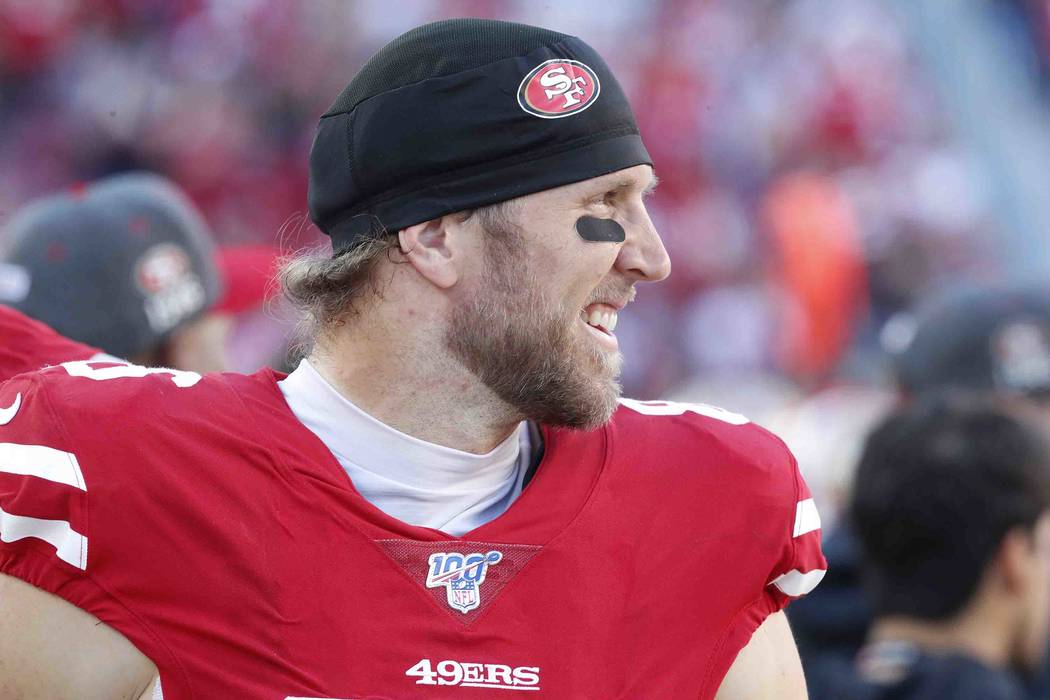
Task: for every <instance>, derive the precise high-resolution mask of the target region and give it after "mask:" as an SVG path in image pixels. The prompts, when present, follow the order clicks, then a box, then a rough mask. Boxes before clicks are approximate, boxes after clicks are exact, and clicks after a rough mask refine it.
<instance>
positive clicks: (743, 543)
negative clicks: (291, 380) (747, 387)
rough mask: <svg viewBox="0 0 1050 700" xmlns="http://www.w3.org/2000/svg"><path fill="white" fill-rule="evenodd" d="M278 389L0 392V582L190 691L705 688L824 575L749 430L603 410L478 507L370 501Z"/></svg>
mask: <svg viewBox="0 0 1050 700" xmlns="http://www.w3.org/2000/svg"><path fill="white" fill-rule="evenodd" d="M279 378H280V375H277V374H275V373H274V372H272V371H270V370H264V371H262V372H259V373H257V374H254V375H251V376H245V375H236V374H223V375H208V376H205V377H203V378H202V377H200V375H196V374H193V373H189V372H178V371H173V370H147V369H145V368H141V367H134V366H128V365H117V364H106V363H87V362H80V363H67V364H66V365H63V366H60V367H54V368H51V369H48V370H45V371H43V372H37V373H33V374H26V375H22V376H20V377H18V378H16V379H14V380H11V381H9V382H7V383H6V384H5V385H3V386H2V387H0V406H12V405H14V404H19V408H18V410H17V413H16V414H14V415H13V417H10V418H9V420H8V421H7V423H6V424H5V425H2V426H0V540H2V541H0V571H2V572H4V573H6V574H9V575H12V576H16V577H18V578H20V579H23V580H25V581H28V582H29V583H31V584H33V585H36V586H38V587H40V588H43V589H45V590H48V591H50V592H52V593H54V594H57V595H59V596H61V597H63V598H65V599H66V600H68V601H70V602H72V603H73V604H75V605H77V606H79V607H81V608H83V609H85V610H87V611H88V612H90V613H92V614H93V615H96V616H97V617H99V618H100V619H101V620H103V621H104V622H106V623H107V624H108V625H110V626H111V627H113V628H114V629H116V630H118V631H119V632H121V633H122V634H123V635H124V636H125V637H127V638H128V639H129V640H130V641H131V642H132V643H134V644H135V646H136V647H137V648H138V649H139V650H141V651H142V652H143V653H144V654H145V655H146V656H148V657H149V658H150V659H152V660H153V662H154V663H155V664H156V665H157V667H158V669H159V670H160V677H161V682H162V686H163V691H164V697H165V698H166V700H188V699H190V698H198V699H206V700H210V699H212V698H259V699H261V700H285V699H289V698H290V699H293V700H295V699H301V698H311V699H313V698H344V699H350V698H353V699H364V698H369V699H376V698H397V699H398V700H406V699H414V698H419V699H433V698H464V699H469V698H514V697H517V696H524V697H534V698H552V699H557V700H572V699H576V698H579V699H587V700H594V699H596V698H601V699H602V700H610V699H613V698H622V699H625V700H626V699H638V698H661V699H668V698H683V699H688V700H696V699H697V698H711V697H713V696H714V694H715V692H716V691H717V689H718V687H719V685H720V683H721V680H722V678H723V677H724V675H725V673H726V671H727V670H728V668H729V666H730V665H731V664H732V662H733V660H734V659H735V657H736V655H737V653H738V652H739V650H740V649H741V648H742V647H743V646H744V645H745V644H746V643H747V642H748V640H749V639H750V637H751V634H752V632H753V631H754V630H755V629H756V628H757V627H758V626H759V624H761V622H762V621H763V620H764V619H765V618H766V617H767V616H768V615H770V614H771V613H772V612H774V611H776V610H779V609H780V608H782V607H783V606H784V605H786V604H787V603H788V601H789V600H790V597H791V596H793V595H797V594H801V593H804V592H805V591H807V590H808V589H809V588H811V587H812V586H813V585H815V583H816V581H818V580H819V578H820V576H821V575H822V570H823V569H824V567H825V562H824V558H823V556H822V555H821V552H820V544H819V518H817V515H816V511H815V509H814V508H813V507H812V500H811V499H810V497H809V494H808V492H807V490H806V486H805V484H804V483H803V481H802V479H801V477H800V475H799V472H798V470H797V468H796V465H795V462H794V460H793V458H792V456H791V454H790V453H789V452H788V450H787V449H786V448H785V447H784V445H783V444H782V443H781V442H780V441H779V440H778V439H777V438H775V437H774V436H772V435H771V434H770V433H768V432H766V431H764V430H763V429H761V428H759V427H756V426H755V425H753V424H750V423H748V422H746V419H743V418H742V417H740V416H737V415H735V414H731V413H727V412H724V411H719V410H718V409H712V408H710V407H706V406H698V405H682V404H665V403H639V402H631V401H625V402H624V405H623V406H622V407H621V408H620V409H619V410H618V411H617V413H616V414H615V416H614V418H613V419H612V421H611V422H610V423H609V424H608V425H606V426H604V427H602V428H600V429H597V430H594V431H591V432H579V431H570V430H561V429H553V428H544V429H543V430H542V433H543V439H544V453H543V457H542V460H541V461H540V463H539V466H538V468H537V469H536V471H535V475H534V477H533V478H532V480H531V481H530V482H529V484H528V486H527V487H526V489H525V490H524V492H523V493H522V495H521V496H520V498H518V500H517V501H515V502H514V503H513V504H512V505H511V506H510V508H509V509H508V510H507V511H506V512H505V513H503V514H502V515H501V516H500V517H498V518H496V519H494V520H492V521H491V522H488V523H487V524H485V525H482V526H481V527H478V528H476V529H475V530H473V531H471V532H469V533H467V534H466V535H464V536H463V537H453V536H450V535H448V534H445V533H443V532H441V531H438V530H433V529H429V528H423V527H416V526H412V525H408V524H406V523H404V522H401V521H399V520H396V519H394V518H392V517H390V516H388V515H386V514H385V513H383V512H381V511H379V510H378V509H377V508H376V507H374V506H373V505H372V504H371V503H369V502H368V501H366V500H365V499H364V498H363V497H362V496H361V495H360V494H358V493H357V492H356V491H355V489H354V487H353V484H352V483H351V482H350V480H349V478H348V477H347V474H346V472H345V471H344V470H343V469H342V467H341V466H340V465H339V463H338V462H337V461H336V459H335V457H334V456H333V455H332V454H331V452H330V451H329V450H328V449H327V448H326V447H325V445H324V444H323V443H322V442H321V441H320V440H319V439H318V438H317V437H316V436H315V435H314V434H313V433H312V432H310V431H309V430H308V429H307V428H306V427H305V426H303V425H302V424H301V423H300V422H299V421H298V420H297V419H296V418H295V417H294V415H293V414H292V413H291V411H290V409H289V408H288V406H287V404H286V403H285V402H284V398H283V396H282V394H281V392H280V388H279V387H278V386H277V383H276V382H277V380H278V379H279Z"/></svg>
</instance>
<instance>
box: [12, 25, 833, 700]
mask: <svg viewBox="0 0 1050 700" xmlns="http://www.w3.org/2000/svg"><path fill="white" fill-rule="evenodd" d="M655 182H656V180H655V176H654V174H653V169H652V163H651V160H650V158H649V155H648V153H647V152H646V150H645V148H644V146H643V144H642V141H641V138H640V137H639V135H638V130H637V127H636V126H635V122H634V117H633V114H632V113H631V110H630V107H629V105H628V104H627V101H626V98H625V97H624V95H623V92H622V90H621V89H620V87H619V85H618V84H617V83H616V80H615V78H614V77H613V75H612V73H611V72H610V71H609V69H608V67H607V66H606V65H605V63H604V62H603V61H602V59H601V58H600V57H599V56H598V55H597V54H596V53H595V52H594V50H593V49H591V48H590V47H589V46H587V45H586V44H585V43H584V42H582V41H581V40H579V39H577V38H575V37H570V36H566V35H563V34H559V33H557V32H553V31H550V30H546V29H542V28H538V27H530V26H525V25H519V24H511V23H506V22H496V21H486V20H449V21H445V22H438V23H435V24H430V25H426V26H423V27H420V28H417V29H415V30H413V31H410V32H408V33H407V34H405V35H402V36H401V37H399V38H398V39H396V40H394V41H393V42H392V43H391V44H389V45H387V46H386V47H385V48H384V49H382V50H381V51H379V53H377V54H376V55H375V56H374V57H373V58H372V59H371V60H370V61H369V62H368V63H367V64H366V65H365V67H364V68H363V69H362V70H361V71H360V73H358V75H357V76H356V77H355V78H354V79H353V80H352V81H351V82H350V84H349V85H348V87H347V88H346V90H344V91H343V93H342V94H341V95H340V96H339V97H338V98H337V99H336V101H335V103H334V104H333V106H332V108H331V109H330V110H329V112H328V113H327V114H325V115H324V116H323V117H322V119H321V124H320V127H319V130H318V134H317V138H316V140H315V143H314V147H313V152H312V155H311V180H310V208H311V214H312V216H313V218H314V220H315V221H316V222H317V223H318V225H319V226H320V227H321V229H322V230H323V231H325V232H326V233H327V234H328V235H329V236H330V237H331V239H332V247H333V251H332V253H331V254H329V255H325V256H310V255H307V256H304V257H302V258H300V259H297V260H295V261H293V262H291V263H290V264H289V265H288V266H287V268H286V269H285V270H284V272H283V282H284V286H285V290H286V292H287V294H288V296H289V297H290V298H291V299H292V300H293V301H295V302H296V303H298V304H299V305H300V307H301V308H302V309H303V310H304V311H305V312H306V314H307V315H306V318H307V319H308V321H309V322H310V324H311V326H312V329H311V333H312V336H311V337H312V339H313V343H312V345H311V347H310V348H309V351H308V355H307V358H306V359H304V360H303V361H302V363H301V364H300V365H299V367H298V368H297V369H296V370H295V371H294V372H292V373H291V374H290V375H288V376H282V375H278V374H276V373H274V372H271V371H264V372H261V373H259V374H255V375H252V376H242V375H235V374H223V375H207V376H204V377H202V376H200V375H198V374H194V373H189V372H180V371H174V370H165V369H147V368H143V367H135V366H131V365H121V364H115V363H99V362H70V363H65V364H64V365H62V366H60V367H56V368H52V369H49V370H45V371H43V372H40V373H38V374H35V375H23V376H21V377H19V378H16V379H14V380H12V381H9V382H8V383H7V384H5V385H4V386H3V387H2V388H0V406H7V407H11V406H16V408H15V409H14V410H13V411H12V410H8V418H7V420H6V422H5V424H4V425H3V426H0V507H2V508H3V510H2V511H0V540H2V542H0V572H3V575H2V576H0V668H3V669H4V673H3V674H2V675H0V678H2V680H0V689H3V690H4V691H7V693H8V694H13V695H15V696H16V697H25V698H45V697H46V698H52V699H53V698H72V697H76V698H89V697H90V698H94V697H98V698H111V697H133V698H134V697H143V698H148V697H151V695H152V697H161V696H163V697H165V698H168V699H169V700H179V699H188V698H216V697H236V698H267V699H273V700H282V698H283V699H285V700H293V699H296V698H300V699H301V698H312V699H320V698H380V697H383V698H389V697H396V698H458V697H468V696H470V697H505V696H507V695H508V693H513V692H515V691H523V692H527V693H528V694H529V695H530V696H531V697H539V698H544V697H546V698H557V699H558V700H563V699H573V698H581V699H582V698H689V699H690V700H693V699H695V698H698V697H699V698H713V697H716V695H717V697H720V698H749V699H752V700H753V699H754V698H763V697H769V698H778V699H783V698H801V697H804V696H805V683H804V681H803V679H802V676H801V671H800V666H799V661H798V655H797V652H796V650H795V647H794V643H793V641H792V638H791V633H790V630H789V629H788V628H787V625H786V622H785V619H784V616H783V614H782V613H781V612H780V610H781V609H782V608H783V607H784V606H785V605H786V604H787V603H788V602H789V601H790V600H791V599H792V598H793V597H796V596H799V595H802V594H804V593H806V592H807V591H808V590H810V589H811V588H812V587H813V586H815V585H816V583H817V582H818V581H819V580H820V577H821V576H822V575H823V568H824V560H823V557H822V555H821V553H820V546H819V527H820V521H819V517H818V516H817V513H816V511H815V509H814V508H813V501H812V499H811V498H810V497H809V494H808V492H807V490H806V487H805V484H804V483H803V481H802V479H801V477H800V475H799V473H798V470H797V467H796V465H795V463H794V460H793V458H792V457H791V455H790V453H789V452H788V451H787V449H786V448H785V447H784V445H783V444H782V443H781V442H780V441H779V440H777V439H776V438H775V437H773V436H772V435H770V434H769V433H767V432H765V431H763V430H762V429H760V428H758V427H756V426H754V425H753V424H751V423H749V422H748V421H747V419H746V418H744V417H742V416H739V415H737V414H733V413H729V412H726V411H722V410H719V409H715V408H712V407H709V406H702V405H684V404H669V403H663V402H637V401H630V400H627V399H624V400H619V399H618V397H619V387H618V386H617V383H616V379H617V374H618V371H619V365H620V357H619V354H618V349H617V341H616V337H615V335H614V334H613V330H614V328H615V326H616V319H617V315H618V313H619V312H620V311H621V310H622V309H623V307H624V306H625V305H626V304H628V303H629V302H630V301H631V299H632V298H633V296H634V289H635V286H636V285H637V284H638V283H640V282H655V281H658V280H661V279H663V278H664V277H666V276H667V274H668V273H669V271H670V263H669V261H668V257H667V254H666V252H665V250H664V248H663V245H662V243H661V242H660V238H659V236H658V235H657V233H656V231H655V229H654V228H653V225H652V222H651V221H650V219H649V216H648V214H647V212H646V207H645V203H644V197H645V195H646V194H647V193H648V192H650V191H652V188H653V187H654V186H655ZM99 623H104V624H99ZM157 674H159V680H158V681H155V680H154V677H155V676H156V675H157ZM3 684H6V685H3Z"/></svg>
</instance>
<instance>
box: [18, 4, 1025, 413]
mask: <svg viewBox="0 0 1050 700" xmlns="http://www.w3.org/2000/svg"><path fill="white" fill-rule="evenodd" d="M457 15H477V16H493V17H501V18H507V19H517V20H521V21H526V22H536V23H543V24H546V25H548V26H552V27H553V28H556V29H561V30H567V31H570V32H574V33H577V34H580V35H582V36H585V37H586V38H587V40H588V41H590V42H591V43H592V44H594V45H595V47H596V48H597V49H598V50H599V51H601V52H602V53H603V54H605V55H607V56H609V62H610V63H611V64H612V67H613V69H614V70H615V71H616V72H617V74H618V75H619V76H620V77H621V80H622V82H623V83H624V85H625V88H626V90H627V92H628V94H629V96H630V98H631V102H632V104H633V105H634V106H635V109H636V111H637V112H638V117H639V121H640V124H641V128H642V131H643V135H644V137H645V139H646V142H647V144H648V147H649V149H650V151H651V153H652V155H653V157H654V159H655V161H656V164H657V170H658V171H659V173H660V175H661V178H662V182H663V184H662V185H661V187H660V189H659V190H658V193H657V195H656V197H655V200H654V204H653V215H654V219H655V220H656V222H657V224H658V226H659V228H660V230H661V232H662V234H663V236H664V239H665V241H666V244H667V247H668V249H669V251H670V253H671V256H672V259H673V261H674V275H673V276H672V278H671V280H670V281H669V282H668V283H666V284H664V285H660V286H659V287H657V288H653V289H647V290H644V292H643V294H642V295H641V296H640V300H641V303H639V304H638V305H637V306H636V307H635V312H634V313H632V314H627V315H625V317H624V319H623V322H622V325H621V329H622V332H621V338H622V340H623V342H624V346H625V354H626V356H627V358H628V363H627V375H626V377H625V384H626V388H627V391H628V393H631V394H633V395H636V396H640V397H643V398H650V397H654V396H659V395H663V394H666V393H667V392H668V391H669V390H671V389H672V387H675V386H676V385H679V384H681V383H682V382H683V381H685V380H686V379H687V378H689V377H691V376H693V375H697V374H699V375H701V376H711V375H713V374H718V373H724V372H727V371H729V372H733V373H739V374H743V373H753V372H773V373H776V374H778V375H783V376H786V377H788V378H789V379H790V380H792V381H793V382H797V383H801V385H802V386H803V387H805V388H807V389H808V388H810V387H813V386H819V385H821V384H823V383H825V382H826V381H827V380H828V379H829V378H832V377H836V376H843V375H846V376H856V377H865V378H870V377H871V376H872V375H873V374H874V373H875V372H876V371H877V370H876V369H874V368H873V365H872V363H871V361H870V359H871V350H872V348H873V347H874V345H873V344H874V343H875V339H876V336H877V333H876V331H877V329H878V328H880V327H881V325H882V323H883V322H884V321H885V320H886V319H887V318H888V317H889V316H890V315H891V314H892V313H893V312H894V311H896V310H899V309H901V308H904V307H907V306H908V305H909V304H910V303H911V302H912V301H914V300H915V299H916V298H917V296H918V295H920V294H921V293H922V291H923V290H924V289H925V288H926V287H927V286H929V285H930V284H932V283H935V282H936V281H937V280H938V279H939V278H943V277H946V276H950V275H957V274H959V273H960V272H966V273H968V274H970V273H973V274H976V273H977V272H980V273H982V274H994V268H995V267H996V265H997V262H996V258H995V254H994V253H995V251H994V237H993V236H991V233H990V222H989V217H988V212H987V207H986V200H987V198H986V196H985V192H984V189H985V184H984V183H982V181H981V177H980V176H979V174H978V172H977V170H976V168H974V167H973V164H972V163H969V162H968V161H967V157H966V154H965V153H964V152H962V151H961V149H959V148H958V147H957V145H956V144H954V143H953V141H952V139H951V137H950V135H949V131H950V130H949V128H948V125H947V123H946V121H945V119H944V115H943V114H942V111H941V109H940V107H939V105H938V103H937V100H936V98H935V95H934V91H933V90H932V89H931V86H930V84H929V82H928V81H927V80H926V79H925V77H924V74H923V71H922V70H920V69H919V68H918V67H917V65H916V61H915V56H914V55H913V51H912V47H911V45H910V43H909V38H908V36H907V35H906V33H905V30H904V27H903V26H902V25H901V23H900V22H899V21H898V20H897V19H896V18H895V17H894V16H892V15H891V14H889V13H888V11H887V9H886V7H885V4H884V3H880V2H876V1H875V0H843V1H842V2H836V3H830V4H829V3H825V2H821V1H819V0H792V1H790V2H781V1H779V0H778V1H776V2H773V1H769V0H756V1H753V2H730V1H728V0H703V1H696V0H663V1H661V2H649V1H647V0H628V1H625V2H617V3H606V2H598V1H597V0H580V1H578V2H573V3H560V4H552V3H542V2H527V1H525V0H518V1H511V0H413V1H412V2H406V3H403V4H399V6H398V11H397V12H396V13H394V12H391V10H390V5H389V3H385V2H379V1H373V0H359V1H356V2H342V1H340V0H316V1H314V2H308V3H301V2H294V1H292V0H282V1H269V0H267V1H263V0H221V1H218V0H216V1H213V2H207V1H204V0H183V1H180V2H171V1H170V0H102V1H100V2H90V3H89V2H78V1H75V0H46V1H43V2H22V1H10V0H9V1H8V2H4V3H0V143H2V144H3V153H4V164H5V167H4V168H3V170H2V171H0V221H2V220H3V213H2V212H10V211H11V210H12V209H14V208H15V207H17V206H18V205H19V204H20V203H21V202H23V201H25V200H26V199H28V198H30V197H33V196H37V195H40V194H43V193H46V192H49V191H52V190H54V189H56V188H62V187H65V186H67V185H69V184H70V183H73V182H76V181H78V180H86V179H90V178H93V177H97V176H100V175H104V174H108V173H112V172H115V171H120V170H127V169H133V168H141V169H147V170H154V171H158V172H161V173H163V174H166V175H168V176H169V177H171V178H172V179H173V180H175V181H176V182H177V183H178V184H179V185H180V186H182V188H183V189H185V190H186V191H187V192H188V193H189V195H190V197H191V198H192V199H193V201H194V202H195V203H196V204H197V205H198V206H199V207H201V209H202V210H203V211H204V213H205V216H206V218H207V219H208V221H209V223H210V224H211V226H212V227H213V229H214V230H215V231H216V235H217V237H218V239H219V242H220V243H222V244H229V243H242V242H270V241H274V240H279V242H280V244H281V245H282V246H283V247H285V248H288V249H293V248H297V247H299V246H302V245H309V244H314V243H316V242H318V241H319V240H320V239H319V236H318V235H317V233H316V231H315V230H314V229H313V227H312V225H310V224H308V221H307V220H306V217H305V196H306V164H307V159H306V153H307V152H308V150H309V145H310V141H311V138H312V135H313V130H314V127H315V125H316V119H317V117H318V115H319V114H321V113H322V112H323V111H324V109H325V108H326V107H327V106H328V105H327V101H328V100H329V99H330V98H331V96H332V95H335V94H337V93H338V92H339V89H340V87H341V86H342V85H343V84H344V83H345V81H346V80H347V78H348V76H350V75H352V74H353V72H354V71H355V70H356V69H357V68H358V67H359V66H360V65H361V64H362V63H363V62H364V60H366V59H367V57H368V56H369V55H370V54H371V53H372V52H373V51H374V50H375V49H376V48H378V46H380V45H381V44H382V43H383V42H385V41H386V40H388V39H389V38H390V37H391V36H393V35H395V34H396V33H398V32H400V31H403V30H404V29H406V28H408V27H410V26H412V25H414V24H417V23H421V22H425V21H428V20H431V19H435V18H440V17H448V16H457ZM1033 26H1035V25H1033ZM988 268H992V269H988ZM651 337H660V338H662V339H663V342H661V343H660V344H658V345H657V346H656V347H653V346H651V345H650V346H649V347H648V348H647V351H646V352H644V353H642V352H638V350H639V347H640V345H641V344H642V343H643V342H645V341H644V339H646V338H651Z"/></svg>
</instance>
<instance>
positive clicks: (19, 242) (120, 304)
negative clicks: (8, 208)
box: [0, 173, 221, 357]
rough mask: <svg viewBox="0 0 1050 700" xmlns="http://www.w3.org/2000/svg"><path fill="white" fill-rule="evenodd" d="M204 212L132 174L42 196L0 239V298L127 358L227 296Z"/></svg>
mask: <svg viewBox="0 0 1050 700" xmlns="http://www.w3.org/2000/svg"><path fill="white" fill-rule="evenodd" d="M214 255H215V253H214V244H213V243H212V240H211V234H210V231H209V230H208V227H207V225H206V224H205V223H204V220H203V218H202V217H201V215H200V212H198V211H197V209H196V208H195V207H194V206H193V204H192V203H191V202H190V201H189V199H188V198H187V197H186V196H185V195H184V194H183V193H182V192H181V191H180V190H179V189H178V188H177V187H176V186H175V185H174V184H173V183H172V182H170V181H169V180H167V179H165V178H162V177H159V176H157V175H151V174H145V173H129V174H125V175H117V176H113V177H108V178H104V179H101V180H98V181H96V182H94V183H91V184H89V185H87V186H86V187H82V188H76V189H71V190H68V191H66V192H62V193H60V194H55V195H51V196H48V197H44V198H42V199H38V200H35V201H33V202H31V203H29V204H27V205H26V206H25V207H23V208H22V209H21V210H19V211H18V212H16V213H15V215H14V217H12V219H11V220H10V222H9V223H8V224H7V225H6V226H5V227H4V231H3V234H2V235H0V303H4V304H8V305H10V306H13V307H14V308H16V309H18V310H19V311H22V312H23V313H25V314H26V315H27V316H31V317H33V318H36V319H38V320H40V321H43V322H44V323H47V324H48V325H50V326H51V327H52V328H54V329H55V330H57V331H58V332H59V333H62V334H63V335H65V336H67V337H70V338H73V339H74V340H79V341H80V342H83V343H88V344H90V345H94V346H97V347H100V348H102V349H104V350H105V351H106V352H109V353H111V354H113V355H117V356H120V357H133V356H135V355H137V354H140V353H143V352H146V351H149V350H151V349H153V348H155V347H156V346H157V345H159V344H160V343H161V342H162V341H163V340H164V339H165V338H167V336H168V335H170V334H171V332H172V331H174V330H175V329H177V328H178V327H179V326H181V325H183V324H185V323H186V322H188V321H190V320H192V319H194V318H196V317H197V316H199V315H200V314H201V313H203V312H204V311H205V310H206V309H207V308H208V307H210V306H211V305H212V304H213V303H214V302H215V300H216V298H217V297H218V296H219V294H220V292H221V280H220V277H219V273H218V272H217V270H216V267H215V262H214Z"/></svg>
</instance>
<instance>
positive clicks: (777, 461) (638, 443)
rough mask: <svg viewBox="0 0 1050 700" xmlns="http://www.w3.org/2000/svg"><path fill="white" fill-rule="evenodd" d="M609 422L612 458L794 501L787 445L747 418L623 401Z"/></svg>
mask: <svg viewBox="0 0 1050 700" xmlns="http://www.w3.org/2000/svg"><path fill="white" fill-rule="evenodd" d="M620 404H621V405H620V407H619V409H618V410H617V411H616V413H615V414H614V416H613V419H612V421H611V422H610V430H611V431H612V433H613V435H614V440H615V454H614V456H613V458H614V459H616V460H618V461H620V462H623V463H625V465H627V466H629V467H631V468H634V469H642V470H643V471H645V472H652V471H653V470H667V471H670V472H671V476H673V477H674V480H675V481H676V482H678V483H680V484H681V483H685V482H687V481H688V480H690V479H698V480H700V481H701V482H703V483H705V484H706V483H711V482H712V481H715V482H724V481H726V480H731V481H732V482H733V483H735V484H737V486H745V487H746V486H751V487H754V488H757V489H760V490H762V491H764V492H768V493H770V494H785V495H787V496H788V497H793V496H794V495H795V490H796V488H795V487H796V479H797V469H798V468H797V465H796V463H795V458H794V456H793V455H792V454H791V451H790V450H789V449H788V448H787V446H786V445H785V444H784V442H783V441H782V440H781V439H780V438H778V437H777V436H776V435H774V434H773V433H771V432H769V431H768V430H766V429H765V428H763V427H761V426H759V425H757V424H755V423H752V422H751V421H750V420H749V419H748V418H747V417H746V416H743V415H741V414H739V413H734V412H732V411H727V410H725V409H722V408H718V407H717V406H711V405H708V404H699V403H678V402H672V401H636V400H633V399H621V401H620Z"/></svg>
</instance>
